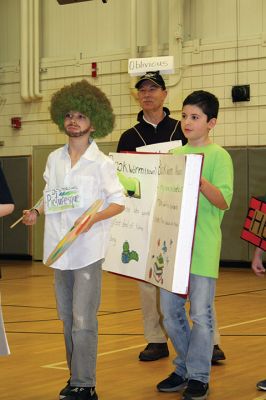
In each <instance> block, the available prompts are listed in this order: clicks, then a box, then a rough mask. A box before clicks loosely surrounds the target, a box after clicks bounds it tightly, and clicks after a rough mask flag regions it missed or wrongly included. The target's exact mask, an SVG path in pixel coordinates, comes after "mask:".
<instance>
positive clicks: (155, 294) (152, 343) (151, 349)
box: [139, 282, 169, 361]
mask: <svg viewBox="0 0 266 400" xmlns="http://www.w3.org/2000/svg"><path fill="white" fill-rule="evenodd" d="M139 290H140V299H141V309H142V314H143V323H144V337H145V339H146V341H147V342H148V345H147V346H146V348H145V349H144V350H143V351H141V352H140V354H139V359H140V361H155V360H159V359H160V358H163V357H168V356H169V351H168V346H167V336H166V332H165V330H164V327H163V322H162V320H163V317H162V314H161V311H160V291H159V288H158V287H156V286H154V285H152V284H150V283H146V282H140V283H139Z"/></svg>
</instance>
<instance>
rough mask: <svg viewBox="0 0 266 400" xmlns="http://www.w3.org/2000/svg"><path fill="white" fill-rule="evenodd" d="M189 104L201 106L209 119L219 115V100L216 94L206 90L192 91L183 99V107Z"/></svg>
mask: <svg viewBox="0 0 266 400" xmlns="http://www.w3.org/2000/svg"><path fill="white" fill-rule="evenodd" d="M187 105H191V106H197V107H199V108H200V109H201V110H202V112H204V114H206V115H207V121H210V119H212V118H217V116H218V111H219V100H218V99H217V97H216V96H215V95H214V94H212V93H210V92H206V91H205V90H196V91H195V92H192V93H190V94H189V95H188V96H187V97H186V98H185V100H184V101H183V107H184V106H187Z"/></svg>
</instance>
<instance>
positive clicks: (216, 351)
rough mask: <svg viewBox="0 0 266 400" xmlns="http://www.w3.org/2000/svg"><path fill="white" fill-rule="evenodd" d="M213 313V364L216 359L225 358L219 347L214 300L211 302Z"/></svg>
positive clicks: (219, 340)
mask: <svg viewBox="0 0 266 400" xmlns="http://www.w3.org/2000/svg"><path fill="white" fill-rule="evenodd" d="M213 315H214V324H215V327H214V337H213V345H214V346H213V353H212V364H213V365H215V364H216V363H217V362H218V361H223V360H225V358H226V357H225V354H224V352H223V350H222V349H221V347H220V344H221V336H220V332H219V328H218V324H217V314H216V309H215V302H214V303H213Z"/></svg>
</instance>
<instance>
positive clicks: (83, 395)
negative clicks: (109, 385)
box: [64, 387, 98, 400]
mask: <svg viewBox="0 0 266 400" xmlns="http://www.w3.org/2000/svg"><path fill="white" fill-rule="evenodd" d="M64 400H98V396H97V393H96V391H95V388H94V387H72V388H71V390H70V392H69V393H68V395H67V396H66V397H65V398H64Z"/></svg>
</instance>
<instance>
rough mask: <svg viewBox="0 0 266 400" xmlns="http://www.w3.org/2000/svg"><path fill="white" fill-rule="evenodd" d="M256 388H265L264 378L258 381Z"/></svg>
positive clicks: (265, 380) (265, 381)
mask: <svg viewBox="0 0 266 400" xmlns="http://www.w3.org/2000/svg"><path fill="white" fill-rule="evenodd" d="M256 387H257V389H258V390H266V379H264V380H263V381H259V382H258V383H257V385H256Z"/></svg>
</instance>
